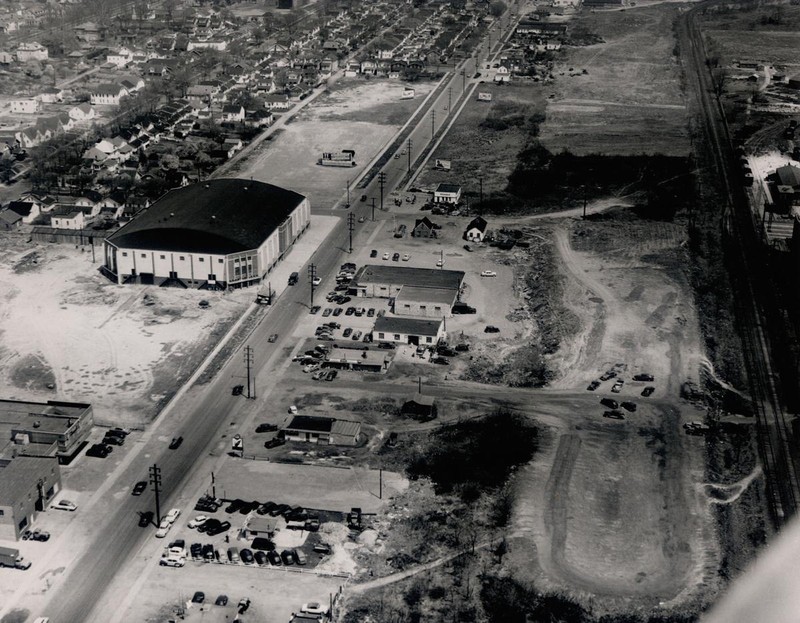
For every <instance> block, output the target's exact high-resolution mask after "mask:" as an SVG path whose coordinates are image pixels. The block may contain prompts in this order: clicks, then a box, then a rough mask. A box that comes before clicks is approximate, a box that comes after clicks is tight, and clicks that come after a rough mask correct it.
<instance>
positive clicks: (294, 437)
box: [282, 415, 361, 446]
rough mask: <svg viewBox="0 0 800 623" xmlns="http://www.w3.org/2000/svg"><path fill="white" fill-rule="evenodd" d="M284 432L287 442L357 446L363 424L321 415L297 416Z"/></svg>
mask: <svg viewBox="0 0 800 623" xmlns="http://www.w3.org/2000/svg"><path fill="white" fill-rule="evenodd" d="M282 431H283V434H284V436H285V438H286V439H287V441H304V442H308V443H317V444H323V445H337V446H355V445H356V444H358V441H359V437H360V435H361V422H356V421H353V420H339V419H337V418H332V417H324V416H319V415H295V416H294V417H293V418H292V419H291V420H290V421H289V423H288V424H287V425H286V426H284V427H283V428H282Z"/></svg>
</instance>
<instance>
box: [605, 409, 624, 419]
mask: <svg viewBox="0 0 800 623" xmlns="http://www.w3.org/2000/svg"><path fill="white" fill-rule="evenodd" d="M603 417H607V418H611V419H612V420H624V419H625V416H624V415H622V412H621V411H617V410H616V409H614V410H612V411H606V412H605V413H603Z"/></svg>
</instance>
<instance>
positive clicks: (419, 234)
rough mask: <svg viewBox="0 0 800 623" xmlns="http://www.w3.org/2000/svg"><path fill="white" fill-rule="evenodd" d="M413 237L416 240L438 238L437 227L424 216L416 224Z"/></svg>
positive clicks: (412, 232) (412, 231) (412, 233)
mask: <svg viewBox="0 0 800 623" xmlns="http://www.w3.org/2000/svg"><path fill="white" fill-rule="evenodd" d="M411 236H412V237H414V238H436V226H435V224H434V223H433V222H432V221H431V220H430V219H429V218H428V217H427V216H423V217H422V218H418V219H417V220H416V222H415V223H414V229H412V230H411Z"/></svg>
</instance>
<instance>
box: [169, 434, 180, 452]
mask: <svg viewBox="0 0 800 623" xmlns="http://www.w3.org/2000/svg"><path fill="white" fill-rule="evenodd" d="M182 443H183V437H173V438H172V441H170V442H169V449H170V450H177V449H178V448H180V445H181V444H182Z"/></svg>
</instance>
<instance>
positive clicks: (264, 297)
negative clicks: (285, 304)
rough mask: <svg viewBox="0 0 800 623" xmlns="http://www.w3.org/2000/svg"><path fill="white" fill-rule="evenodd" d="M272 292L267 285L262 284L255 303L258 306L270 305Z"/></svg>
mask: <svg viewBox="0 0 800 623" xmlns="http://www.w3.org/2000/svg"><path fill="white" fill-rule="evenodd" d="M273 294H274V291H273V290H272V288H271V286H270V285H269V284H264V285H263V286H261V289H259V291H258V292H257V293H256V303H258V304H259V305H269V304H270V303H272V296H273Z"/></svg>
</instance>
